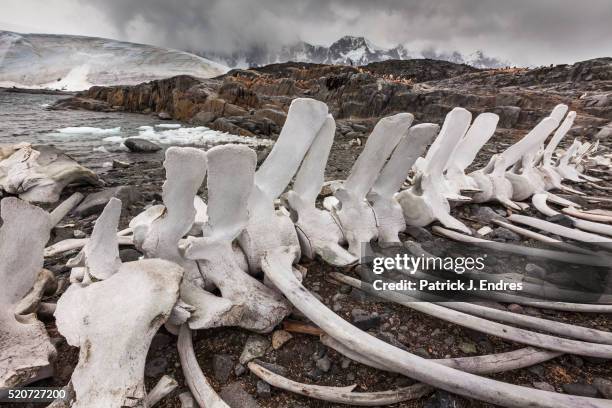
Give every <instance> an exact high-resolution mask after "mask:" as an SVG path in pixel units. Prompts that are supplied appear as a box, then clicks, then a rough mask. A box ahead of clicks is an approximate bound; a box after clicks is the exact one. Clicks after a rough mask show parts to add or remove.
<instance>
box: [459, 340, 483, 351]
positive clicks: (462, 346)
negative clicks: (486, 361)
mask: <svg viewBox="0 0 612 408" xmlns="http://www.w3.org/2000/svg"><path fill="white" fill-rule="evenodd" d="M458 347H459V350H461V351H462V352H464V353H465V354H476V353H477V352H478V349H477V348H476V345H475V344H474V343H472V342H471V341H462V342H461V343H459V346H458Z"/></svg>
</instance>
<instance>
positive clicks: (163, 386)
mask: <svg viewBox="0 0 612 408" xmlns="http://www.w3.org/2000/svg"><path fill="white" fill-rule="evenodd" d="M177 388H178V383H177V382H176V380H175V379H174V378H172V377H169V376H167V375H164V376H163V377H162V378H160V379H159V381H158V382H157V384H155V387H153V389H152V390H151V391H149V393H148V394H147V396H146V397H145V402H146V404H145V406H147V407H152V406H153V405H155V404H157V403H158V402H159V401H161V400H162V399H163V398H164V397H165V396H166V395H168V394H170V393H171V392H172V391H174V390H175V389H177Z"/></svg>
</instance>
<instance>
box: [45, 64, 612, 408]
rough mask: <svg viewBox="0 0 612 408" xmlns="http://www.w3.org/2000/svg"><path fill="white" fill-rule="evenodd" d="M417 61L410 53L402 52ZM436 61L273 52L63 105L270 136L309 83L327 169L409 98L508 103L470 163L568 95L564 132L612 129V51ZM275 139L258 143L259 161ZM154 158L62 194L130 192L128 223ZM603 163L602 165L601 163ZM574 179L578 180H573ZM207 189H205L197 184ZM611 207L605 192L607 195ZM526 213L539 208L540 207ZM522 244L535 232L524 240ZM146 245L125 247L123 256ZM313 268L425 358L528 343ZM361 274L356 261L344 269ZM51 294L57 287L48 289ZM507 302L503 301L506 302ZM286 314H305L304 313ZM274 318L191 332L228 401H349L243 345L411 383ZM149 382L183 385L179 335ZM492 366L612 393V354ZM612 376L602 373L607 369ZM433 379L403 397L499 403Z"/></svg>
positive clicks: (438, 116)
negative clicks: (286, 384)
mask: <svg viewBox="0 0 612 408" xmlns="http://www.w3.org/2000/svg"><path fill="white" fill-rule="evenodd" d="M407 63H410V64H413V66H409V65H407ZM455 65H456V64H451V63H444V65H443V66H442V65H440V64H438V63H437V62H432V61H430V60H417V62H408V61H391V62H388V63H376V64H371V66H366V67H363V68H352V67H340V66H325V65H315V64H295V63H287V64H277V65H272V66H267V67H262V68H258V69H252V70H240V71H233V72H230V73H228V74H227V75H224V76H222V77H219V78H215V79H210V80H200V79H196V78H192V77H187V76H180V77H174V78H169V79H165V80H159V81H153V82H149V83H146V84H140V85H135V86H114V87H93V88H91V89H90V90H88V91H85V92H81V93H79V94H77V95H76V96H73V97H71V98H68V99H65V100H62V101H60V102H58V103H57V104H56V106H55V107H54V108H55V109H92V110H100V111H126V112H139V113H144V114H155V115H157V116H158V117H159V118H160V119H174V120H180V121H184V122H188V123H191V124H194V125H196V124H197V125H205V126H209V127H211V128H213V129H216V130H221V131H227V132H230V133H234V134H240V135H245V136H261V137H268V138H274V137H275V136H277V135H278V132H279V131H280V128H281V127H282V125H283V123H284V119H285V117H286V110H287V107H288V105H289V103H290V101H291V100H292V99H294V98H295V97H299V96H307V97H311V98H315V99H318V100H322V101H324V102H326V103H327V104H328V105H329V107H330V112H331V113H332V114H333V115H334V116H335V117H336V118H337V129H336V137H335V141H334V145H333V147H332V151H331V154H330V158H329V160H328V165H327V169H326V172H325V174H326V178H327V180H328V181H331V180H337V179H343V178H345V177H346V176H347V174H348V172H349V170H350V168H351V166H352V164H353V163H354V161H355V159H356V158H357V157H358V155H359V154H360V153H361V151H362V147H363V145H364V142H365V138H366V135H368V134H369V132H370V131H371V129H372V127H373V125H374V124H375V123H376V121H377V120H378V119H379V118H380V117H382V116H386V115H389V114H392V113H396V112H400V111H408V112H413V113H414V114H415V117H416V118H417V119H418V121H419V122H425V121H432V122H436V123H441V122H442V120H443V118H444V115H445V114H446V113H447V112H448V111H449V110H450V109H451V108H452V107H454V106H463V107H465V108H467V109H469V110H470V111H472V112H473V113H474V114H477V113H480V112H483V111H493V112H496V113H498V114H499V115H500V117H501V121H500V125H501V126H500V129H498V131H497V134H496V135H495V136H494V137H493V138H492V139H491V141H490V142H489V143H487V144H486V145H485V147H484V148H483V149H482V151H481V154H479V155H478V157H477V161H476V162H475V163H474V164H473V166H474V167H481V166H482V165H483V164H484V163H486V162H487V160H488V159H489V157H490V156H491V155H492V154H494V153H496V152H499V151H502V150H503V149H505V148H506V147H507V146H508V145H509V144H511V143H512V142H514V141H515V140H516V138H517V137H520V136H522V135H523V134H524V133H525V129H528V128H529V127H530V126H533V124H534V123H535V122H536V121H537V120H539V119H541V118H542V117H544V116H546V115H547V114H548V113H549V112H550V109H551V108H552V107H553V106H554V105H556V104H557V103H561V102H563V103H567V104H569V105H570V106H571V109H574V110H576V111H577V113H578V117H577V119H576V123H575V126H574V128H572V130H571V131H570V134H569V135H568V137H567V140H566V141H565V143H568V144H569V143H571V142H570V140H571V139H573V137H577V136H580V137H583V138H585V139H595V138H597V139H599V140H600V141H601V143H602V144H604V145H606V146H608V147H610V139H609V138H606V132H607V130H606V129H612V125H611V124H610V123H612V122H611V121H612V59H598V60H592V61H586V62H583V63H578V64H574V65H573V66H558V67H552V68H540V69H535V70H523V69H521V70H487V71H481V70H475V69H473V68H465V66H455ZM265 154H266V150H265V149H261V150H260V151H259V152H258V156H259V157H258V161H261V160H263V158H264V157H265ZM162 156H163V155H161V154H160V155H159V161H154V160H153V161H152V160H147V161H142V160H140V159H139V155H138V154H132V155H131V156H130V157H131V158H133V160H130V162H129V163H121V162H116V163H115V166H114V168H113V169H110V170H109V171H108V172H106V173H105V174H103V175H102V176H101V179H102V180H103V181H104V186H103V187H102V186H97V187H74V186H73V187H70V188H68V189H66V191H64V194H63V197H67V196H68V195H70V194H71V193H73V192H75V191H78V192H81V193H84V194H100V197H102V198H103V197H105V196H111V195H118V194H120V195H121V198H122V200H123V205H124V207H123V212H122V215H121V222H120V228H125V227H126V226H127V222H128V221H129V220H130V219H131V218H133V217H134V216H135V215H137V214H139V213H140V212H141V211H143V209H145V208H147V207H149V206H151V205H155V204H160V203H161V191H162V189H161V187H162V184H163V182H164V179H165V175H164V170H163V167H162V165H161V162H162V160H163V157H162ZM598 176H599V175H598ZM603 179H604V181H603V182H602V183H601V184H602V185H603V186H606V187H609V186H611V185H612V176H610V175H604V176H603ZM568 184H569V183H568ZM570 185H571V187H573V188H576V189H578V190H581V191H583V192H585V193H588V194H590V195H605V194H604V193H602V192H601V191H598V190H594V189H593V188H592V187H589V186H586V185H584V184H570ZM200 193H205V191H204V190H202V191H201V192H200ZM599 206H600V207H601V206H602V205H601V204H600V205H599ZM100 209H101V208H96V209H92V210H91V212H81V213H80V214H79V215H77V214H72V215H71V216H69V217H67V218H66V219H64V220H63V222H62V223H61V224H60V226H58V227H57V228H55V229H54V231H53V236H52V242H51V243H54V242H58V241H61V240H63V239H67V238H73V237H81V236H89V235H90V234H91V230H92V228H93V224H94V222H95V219H96V218H97V217H98V215H99V210H100ZM505 211H506V210H505V209H503V208H502V207H501V206H498V205H479V206H463V207H458V208H455V209H453V215H454V216H456V217H457V218H459V219H461V220H462V221H464V222H465V223H466V224H468V225H469V226H470V227H472V228H474V229H478V228H480V227H482V226H484V225H486V224H487V223H488V222H489V221H490V217H491V214H498V215H499V214H505ZM528 215H533V216H536V214H535V213H528ZM496 230H497V232H496V233H494V234H493V235H492V236H493V237H494V239H495V240H499V241H502V242H514V241H516V242H520V241H521V238H520V237H518V236H517V235H516V234H512V233H511V231H508V230H504V229H503V228H501V227H499V228H497V229H496ZM430 231H431V230H430V229H429V228H409V229H408V231H407V232H408V234H405V235H403V236H402V240H406V239H414V240H416V241H417V242H420V243H421V244H423V245H424V246H432V247H435V246H436V245H441V244H442V243H443V242H444V239H443V238H439V237H436V236H434V235H432V233H431V232H430ZM524 243H526V242H524ZM73 255H74V253H68V254H64V255H63V256H61V257H55V258H49V259H47V260H46V263H45V267H46V268H48V269H49V270H51V271H53V272H54V273H55V274H56V275H57V276H58V277H59V278H60V280H63V281H64V282H67V279H68V275H69V270H68V268H67V267H65V264H66V261H67V259H68V258H69V257H71V256H73ZM140 255H141V254H140V253H138V252H137V251H136V250H134V249H131V248H122V251H121V257H122V258H123V260H124V261H130V260H135V259H137V258H138V257H139V256H140ZM302 266H303V267H304V268H306V269H307V270H308V274H307V276H306V280H305V283H304V284H305V286H306V287H307V288H308V289H309V290H310V291H311V292H312V293H314V294H315V296H317V297H318V298H320V300H322V301H323V302H324V303H325V304H326V305H327V306H328V307H329V308H330V309H332V310H334V311H335V312H336V313H338V314H339V315H340V316H342V317H343V318H345V319H346V320H348V321H350V322H352V323H353V324H356V325H358V326H359V327H361V328H362V329H364V330H368V332H369V333H371V334H373V335H375V336H376V337H378V338H380V339H382V340H384V341H386V342H389V343H391V344H393V345H396V346H398V347H400V348H404V349H407V350H409V351H411V352H413V353H414V354H417V355H420V356H422V357H427V358H445V357H458V356H470V355H472V356H473V355H481V354H490V353H497V352H502V351H510V350H514V349H517V348H518V347H520V346H519V345H518V344H513V343H511V342H506V341H501V340H499V339H497V338H495V337H492V336H487V335H483V334H481V333H478V332H474V331H471V330H468V329H465V328H462V327H460V326H456V325H453V324H450V323H445V322H442V321H440V320H438V319H435V318H433V317H428V316H426V315H423V314H420V313H418V312H415V311H412V310H408V309H406V308H402V307H399V306H397V305H393V304H388V303H382V302H380V301H376V300H375V299H373V298H371V297H370V296H368V295H367V294H365V293H364V292H362V291H360V290H356V289H351V288H350V287H348V286H346V285H338V284H337V283H334V282H332V281H331V280H330V279H329V278H328V277H327V276H328V273H329V272H331V271H337V268H332V267H330V266H327V265H325V264H323V263H322V262H317V261H315V262H304V263H302ZM345 272H347V273H350V274H359V273H360V270H359V269H354V270H353V269H352V270H348V271H345ZM49 300H53V299H49ZM502 307H503V306H502ZM506 308H507V310H509V311H512V312H514V313H521V314H526V315H532V316H545V317H546V318H547V319H551V320H556V321H559V322H566V323H574V324H578V325H582V326H588V327H592V328H597V329H600V330H610V327H611V326H612V323H611V320H610V316H608V315H586V314H575V313H561V312H550V311H545V310H540V309H535V308H530V307H521V306H519V305H512V304H510V305H507V306H506ZM290 320H291V321H297V322H300V323H302V324H305V325H309V322H308V321H306V320H305V318H304V316H302V315H300V314H299V313H294V314H293V315H292V316H291V318H290ZM46 326H47V329H48V331H49V333H50V335H51V337H52V338H53V339H54V341H55V342H56V344H57V348H58V359H57V360H56V362H55V368H56V370H55V372H56V374H55V376H54V377H53V378H51V379H48V380H45V385H49V386H63V385H65V384H66V382H67V381H68V380H69V379H70V375H71V373H72V370H73V368H74V365H75V364H76V362H77V359H78V350H77V349H75V348H72V347H70V346H68V345H67V344H66V342H65V340H64V339H63V338H62V337H61V336H60V335H59V333H58V332H57V329H56V328H55V325H54V322H53V321H52V320H48V321H47V322H46ZM285 329H288V327H285V326H283V327H279V328H278V329H277V330H275V331H274V332H273V333H271V334H269V335H254V334H252V333H250V332H248V331H245V330H241V329H235V328H224V329H213V330H205V331H199V332H196V334H195V337H194V343H195V351H196V354H197V357H198V361H199V363H200V365H201V367H202V369H203V371H204V373H205V374H206V376H207V377H208V378H209V379H210V380H211V383H212V385H213V387H214V388H215V389H216V390H217V391H218V392H219V393H220V394H221V396H222V397H224V398H229V399H231V400H232V403H231V406H232V407H247V408H252V407H270V408H272V407H274V408H278V407H296V408H299V407H341V406H342V405H336V404H329V403H323V402H321V401H318V400H313V399H307V398H304V397H300V396H296V395H294V394H291V393H288V392H283V391H280V390H278V389H274V388H272V389H271V388H270V386H269V385H267V384H266V383H263V382H262V381H259V380H258V379H257V378H256V377H255V376H254V375H252V374H249V372H248V369H246V368H245V366H244V365H243V364H241V363H240V362H239V361H240V357H241V355H242V353H243V352H244V350H245V345H246V344H249V345H255V346H257V347H251V349H253V348H254V349H260V350H261V352H260V353H258V354H259V355H258V356H257V358H258V359H260V360H261V361H263V362H265V363H267V364H268V365H267V367H269V368H270V369H272V370H273V371H277V372H279V373H281V374H283V375H286V376H287V377H289V378H291V379H294V380H296V381H301V382H306V383H316V384H319V385H334V386H346V385H349V384H357V385H358V388H357V391H382V390H391V389H395V388H398V387H402V386H406V385H410V384H412V383H413V382H412V381H411V380H410V379H408V378H406V377H403V376H400V375H396V374H391V373H387V372H382V371H378V370H375V369H372V368H368V367H365V366H363V365H360V364H358V363H356V362H353V361H350V360H348V359H347V358H344V357H342V356H341V355H340V354H339V353H336V352H335V351H333V350H332V349H328V348H326V347H324V346H323V345H322V344H321V343H320V342H319V339H318V337H317V336H313V335H310V334H303V333H296V332H295V331H291V330H289V331H288V330H285ZM145 374H146V379H147V389H151V388H152V387H153V386H154V385H155V383H156V382H157V380H158V379H159V378H160V377H161V376H162V375H164V374H167V375H170V376H172V377H174V378H175V379H176V380H177V381H178V383H179V387H180V389H181V391H182V390H184V389H186V384H185V383H184V378H183V374H182V370H181V367H180V363H179V360H178V355H177V352H176V338H175V337H174V336H173V335H171V334H169V333H168V332H166V331H165V329H162V330H161V331H160V332H159V333H158V334H157V335H156V336H155V338H154V340H153V344H152V346H151V349H150V351H149V355H148V357H147V366H146V370H145ZM491 377H492V378H495V379H498V380H501V381H505V382H509V383H513V384H519V385H525V386H529V387H535V388H539V389H544V390H550V391H557V392H565V393H568V394H576V395H584V396H600V397H601V396H604V397H607V398H612V395H610V394H606V393H610V392H611V390H610V388H611V387H612V383H611V382H610V379H612V366H611V365H610V364H609V361H604V360H600V359H594V358H581V357H576V356H569V355H568V356H562V357H559V358H556V359H554V360H551V361H548V362H546V363H543V364H539V365H536V366H533V367H530V368H527V369H521V370H515V371H511V372H507V373H502V374H495V375H492V376H491ZM606 381H607V382H606ZM179 393H180V391H179V392H174V393H173V394H172V395H170V396H169V397H168V398H166V399H164V400H163V401H162V402H161V403H160V404H159V405H157V406H159V407H164V408H166V407H179V406H180V402H179V399H178V394H179ZM490 406H491V405H489V404H486V403H482V402H478V401H472V400H467V399H465V398H462V397H457V396H454V395H451V394H448V393H447V392H444V391H436V392H435V393H434V394H433V395H431V396H428V397H426V398H424V399H421V400H417V401H412V402H410V403H404V404H398V405H397V407H404V408H407V407H428V408H436V407H440V408H442V407H490Z"/></svg>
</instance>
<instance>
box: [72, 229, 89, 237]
mask: <svg viewBox="0 0 612 408" xmlns="http://www.w3.org/2000/svg"><path fill="white" fill-rule="evenodd" d="M72 235H73V236H74V237H75V238H77V239H82V238H86V237H87V234H85V233H84V232H83V231H81V230H74V231H73V232H72Z"/></svg>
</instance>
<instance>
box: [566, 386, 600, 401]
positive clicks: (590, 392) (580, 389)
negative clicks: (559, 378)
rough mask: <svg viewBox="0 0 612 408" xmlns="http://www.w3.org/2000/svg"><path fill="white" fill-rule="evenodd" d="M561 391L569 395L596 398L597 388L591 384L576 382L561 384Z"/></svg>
mask: <svg viewBox="0 0 612 408" xmlns="http://www.w3.org/2000/svg"><path fill="white" fill-rule="evenodd" d="M562 387H563V391H565V392H566V393H567V394H571V395H579V396H582V397H591V398H596V397H597V395H598V394H599V392H598V391H597V388H595V387H593V386H592V385H591V384H584V383H576V384H563V386H562Z"/></svg>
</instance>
